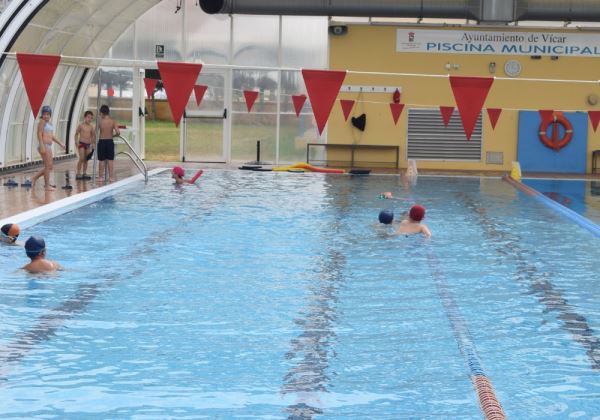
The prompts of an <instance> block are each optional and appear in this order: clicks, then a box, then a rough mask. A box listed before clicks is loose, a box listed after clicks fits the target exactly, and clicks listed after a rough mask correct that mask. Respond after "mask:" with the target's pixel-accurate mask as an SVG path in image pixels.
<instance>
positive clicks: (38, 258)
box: [23, 236, 62, 273]
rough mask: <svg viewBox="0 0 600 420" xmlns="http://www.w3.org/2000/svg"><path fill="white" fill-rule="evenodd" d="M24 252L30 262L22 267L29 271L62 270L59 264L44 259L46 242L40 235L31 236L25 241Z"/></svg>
mask: <svg viewBox="0 0 600 420" xmlns="http://www.w3.org/2000/svg"><path fill="white" fill-rule="evenodd" d="M25 252H26V253H27V256H28V257H29V258H31V262H30V263H29V264H27V265H25V266H24V267H23V269H24V270H26V271H28V272H30V273H47V272H49V271H56V270H62V267H61V265H60V264H58V263H57V262H54V261H50V260H47V259H46V242H45V241H44V238H42V237H40V236H31V237H30V238H29V239H27V241H26V242H25Z"/></svg>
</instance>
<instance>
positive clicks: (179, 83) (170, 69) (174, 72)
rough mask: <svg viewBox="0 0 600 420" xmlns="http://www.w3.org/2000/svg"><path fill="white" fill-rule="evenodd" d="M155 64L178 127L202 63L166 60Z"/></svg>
mask: <svg viewBox="0 0 600 420" xmlns="http://www.w3.org/2000/svg"><path fill="white" fill-rule="evenodd" d="M157 64H158V71H159V72H160V77H161V79H162V82H163V86H164V87H165V92H166V93H167V100H168V101H169V107H170V108H171V113H172V114H173V119H174V120H175V125H176V126H178V127H179V122H180V121H181V117H182V116H183V111H184V110H185V107H186V105H187V103H188V101H189V99H190V95H191V94H192V89H193V88H194V85H195V84H196V80H198V75H199V74H200V72H201V71H202V64H191V63H173V62H167V61H159V62H158V63H157Z"/></svg>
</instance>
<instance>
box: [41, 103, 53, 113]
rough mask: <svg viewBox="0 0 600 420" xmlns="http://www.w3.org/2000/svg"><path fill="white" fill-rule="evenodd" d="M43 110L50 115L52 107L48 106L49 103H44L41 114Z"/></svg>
mask: <svg viewBox="0 0 600 420" xmlns="http://www.w3.org/2000/svg"><path fill="white" fill-rule="evenodd" d="M44 112H47V113H48V114H50V115H52V108H50V105H44V106H43V107H42V114H43V113H44Z"/></svg>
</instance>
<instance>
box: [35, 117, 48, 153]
mask: <svg viewBox="0 0 600 420" xmlns="http://www.w3.org/2000/svg"><path fill="white" fill-rule="evenodd" d="M45 123H46V122H45V121H44V120H40V122H39V124H38V127H37V136H38V141H39V142H40V154H41V155H45V154H46V149H45V148H44V141H43V140H42V135H43V133H44V124H45Z"/></svg>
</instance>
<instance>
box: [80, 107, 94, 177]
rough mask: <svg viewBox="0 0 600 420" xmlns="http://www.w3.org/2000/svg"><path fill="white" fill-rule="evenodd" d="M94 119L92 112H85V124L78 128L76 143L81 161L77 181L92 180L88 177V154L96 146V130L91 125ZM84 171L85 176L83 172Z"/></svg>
mask: <svg viewBox="0 0 600 420" xmlns="http://www.w3.org/2000/svg"><path fill="white" fill-rule="evenodd" d="M93 118H94V113H93V112H92V111H85V114H83V122H82V123H81V124H79V126H77V130H76V131H75V142H76V143H77V151H78V152H79V160H78V161H77V174H76V175H75V179H91V177H90V176H88V175H87V173H86V172H87V165H88V159H87V156H88V154H89V153H90V152H91V151H92V150H94V145H95V144H96V130H95V128H94V126H93V125H92V124H91V123H92V119H93ZM82 169H83V174H82V173H81V170H82Z"/></svg>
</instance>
